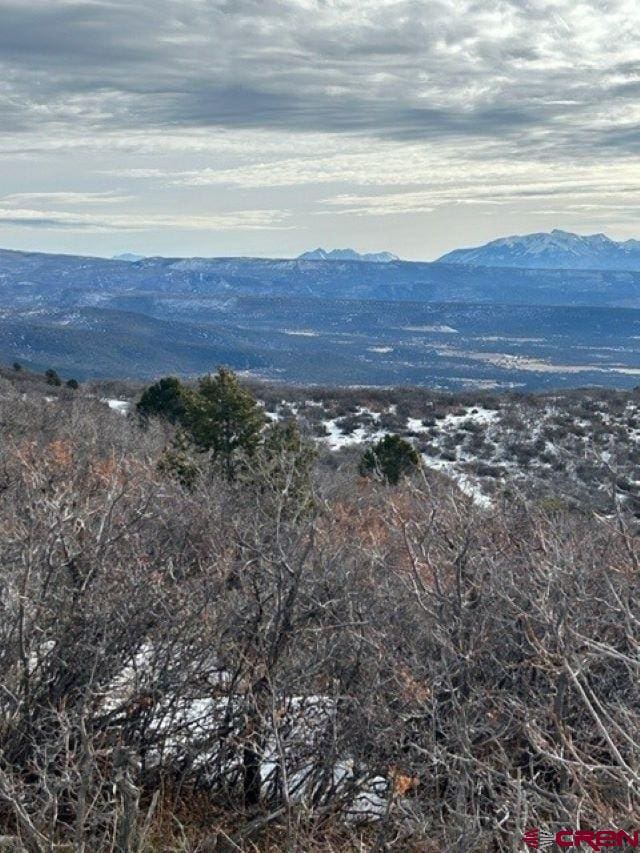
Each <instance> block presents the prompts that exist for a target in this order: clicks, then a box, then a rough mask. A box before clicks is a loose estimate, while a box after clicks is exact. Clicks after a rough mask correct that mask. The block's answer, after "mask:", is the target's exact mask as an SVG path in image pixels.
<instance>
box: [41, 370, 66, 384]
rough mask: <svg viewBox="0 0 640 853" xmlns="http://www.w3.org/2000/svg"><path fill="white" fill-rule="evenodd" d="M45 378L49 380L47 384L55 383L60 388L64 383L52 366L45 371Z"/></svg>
mask: <svg viewBox="0 0 640 853" xmlns="http://www.w3.org/2000/svg"><path fill="white" fill-rule="evenodd" d="M44 378H45V379H46V380H47V385H55V387H56V388H59V387H60V385H62V380H61V379H60V377H59V376H58V374H57V373H56V371H55V370H54V369H53V368H51V367H50V368H49V370H47V371H45V374H44Z"/></svg>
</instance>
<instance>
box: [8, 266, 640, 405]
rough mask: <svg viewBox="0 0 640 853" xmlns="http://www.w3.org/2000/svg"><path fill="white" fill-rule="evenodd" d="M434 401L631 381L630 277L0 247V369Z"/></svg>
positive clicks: (639, 373) (639, 307) (638, 327)
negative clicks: (250, 381) (351, 391)
mask: <svg viewBox="0 0 640 853" xmlns="http://www.w3.org/2000/svg"><path fill="white" fill-rule="evenodd" d="M13 361H18V362H20V363H21V364H23V365H25V366H26V367H32V368H34V369H38V370H43V369H46V368H48V367H53V368H55V369H56V370H58V371H59V372H60V373H61V375H67V376H68V375H71V376H74V377H76V378H78V379H83V378H85V377H89V376H105V377H114V378H115V377H121V376H145V377H147V376H157V375H163V374H167V373H175V374H190V375H193V374H198V373H204V372H207V371H210V370H214V369H215V368H216V367H217V366H218V365H220V364H228V365H230V366H231V367H233V368H234V369H238V370H248V371H251V372H252V373H257V374H259V375H261V376H265V377H270V378H273V379H279V380H285V381H290V382H303V383H308V382H313V383H318V384H327V383H330V384H345V385H353V384H355V385H401V384H418V385H430V386H433V387H439V388H461V387H468V386H472V387H473V386H478V387H493V386H497V387H505V388H506V387H519V388H542V387H559V386H562V387H571V386H572V385H585V384H590V383H597V384H607V385H613V386H616V387H621V386H629V387H634V386H635V385H637V384H638V383H639V382H640V271H638V272H633V271H631V272H630V271H627V270H621V269H618V270H593V269H517V268H515V267H511V268H500V267H497V266H494V267H484V266H472V265H469V264H460V263H411V262H407V261H394V262H393V263H380V262H366V261H361V262H357V263H354V261H353V260H351V259H349V260H314V261H308V260H304V259H302V260H301V259H296V260H284V259H281V260H271V259H263V258H161V257H156V258H143V259H141V260H138V261H136V262H134V263H132V262H130V261H128V260H106V259H104V258H91V257H80V256H76V255H47V254H42V253H40V254H38V253H30V252H15V251H2V250H0V362H8V363H11V362H13Z"/></svg>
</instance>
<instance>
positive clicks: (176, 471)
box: [158, 429, 198, 489]
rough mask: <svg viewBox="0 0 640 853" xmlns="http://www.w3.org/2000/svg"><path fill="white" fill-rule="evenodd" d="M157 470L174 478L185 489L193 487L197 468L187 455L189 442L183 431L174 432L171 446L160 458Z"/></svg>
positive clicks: (196, 477)
mask: <svg viewBox="0 0 640 853" xmlns="http://www.w3.org/2000/svg"><path fill="white" fill-rule="evenodd" d="M158 470H159V471H160V472H161V473H163V474H168V475H169V476H170V477H175V478H176V480H178V481H179V482H180V483H182V485H183V486H185V488H187V489H192V488H193V487H194V485H195V483H196V480H197V479H198V466H197V465H196V463H195V462H194V460H193V459H192V458H191V456H190V455H189V440H188V438H187V436H186V434H185V432H184V430H182V429H178V430H176V434H175V435H174V437H173V439H172V441H171V446H170V447H168V448H167V449H166V450H165V451H164V453H163V454H162V456H161V457H160V461H159V462H158Z"/></svg>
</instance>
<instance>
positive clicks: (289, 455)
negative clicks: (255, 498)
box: [245, 420, 317, 519]
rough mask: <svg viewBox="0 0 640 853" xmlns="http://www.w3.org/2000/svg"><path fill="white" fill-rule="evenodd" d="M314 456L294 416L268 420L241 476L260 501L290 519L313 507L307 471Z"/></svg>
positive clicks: (310, 484) (309, 477)
mask: <svg viewBox="0 0 640 853" xmlns="http://www.w3.org/2000/svg"><path fill="white" fill-rule="evenodd" d="M316 456H317V452H316V448H315V446H314V445H313V444H312V443H311V442H310V441H308V440H307V439H305V438H304V437H303V436H302V434H301V433H300V430H299V428H298V424H297V422H296V421H295V420H290V421H286V422H284V423H274V424H271V425H270V426H269V427H268V428H267V429H266V430H265V432H264V433H263V441H262V444H261V446H260V449H259V452H258V453H257V454H256V455H255V457H254V459H253V462H252V465H251V467H250V469H249V470H248V471H247V473H246V475H245V478H246V480H247V481H248V482H249V483H250V484H251V485H253V486H257V487H258V489H259V492H260V495H261V498H260V500H261V504H262V506H263V507H264V508H268V507H271V509H272V510H275V511H276V512H279V513H280V514H281V515H283V516H285V517H287V518H289V519H291V518H298V517H300V516H301V515H306V514H307V513H308V512H309V511H310V510H311V509H313V505H314V501H313V485H312V479H311V474H312V470H313V463H314V462H315V459H316Z"/></svg>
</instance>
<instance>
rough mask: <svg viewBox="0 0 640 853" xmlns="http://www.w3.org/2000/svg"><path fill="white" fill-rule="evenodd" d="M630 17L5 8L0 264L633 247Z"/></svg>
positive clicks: (238, 0)
mask: <svg viewBox="0 0 640 853" xmlns="http://www.w3.org/2000/svg"><path fill="white" fill-rule="evenodd" d="M639 33H640V3H638V0H609V2H607V0H0V71H1V73H0V246H3V247H6V248H23V249H42V250H45V251H66V252H75V253H94V254H100V255H111V254H114V253H116V252H123V251H134V252H140V253H142V254H164V255H194V254H199V255H240V254H242V255H245V254H251V255H264V256H272V257H277V256H280V257H287V256H292V255H295V254H298V253H299V252H301V251H303V250H305V249H309V248H314V247H316V246H318V245H322V246H324V247H326V248H334V247H345V246H352V247H354V248H356V249H359V250H361V251H373V250H390V251H393V252H396V253H397V254H398V255H400V256H401V257H404V258H410V259H411V258H415V259H431V258H434V257H436V256H438V255H439V254H441V253H442V252H444V251H447V250H449V249H452V248H455V247H457V246H462V245H474V244H477V243H482V242H484V241H486V240H488V239H490V238H493V237H497V236H502V235H505V234H513V233H524V232H528V231H542V230H549V229H551V228H564V229H567V230H574V231H577V232H579V233H592V232H598V231H604V232H606V233H608V234H609V235H610V236H612V237H615V238H618V239H619V238H626V237H631V236H634V237H640V220H639V218H638V213H639V207H640V204H639V195H638V192H639V189H640V168H639V165H638V153H639V142H640V47H639V42H638V34H639Z"/></svg>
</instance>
